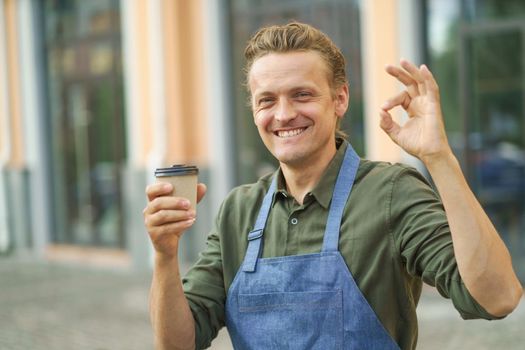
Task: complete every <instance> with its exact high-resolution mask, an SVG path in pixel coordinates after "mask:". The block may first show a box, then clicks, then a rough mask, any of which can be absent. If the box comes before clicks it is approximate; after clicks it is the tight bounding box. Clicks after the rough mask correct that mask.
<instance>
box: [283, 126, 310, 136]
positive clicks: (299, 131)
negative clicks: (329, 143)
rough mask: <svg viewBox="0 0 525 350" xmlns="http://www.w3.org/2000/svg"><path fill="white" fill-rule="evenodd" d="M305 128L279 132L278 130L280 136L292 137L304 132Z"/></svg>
mask: <svg viewBox="0 0 525 350" xmlns="http://www.w3.org/2000/svg"><path fill="white" fill-rule="evenodd" d="M305 129H306V128H301V129H293V130H283V131H278V132H277V136H279V137H292V136H297V135H299V134H300V133H302V132H303V131H304V130H305Z"/></svg>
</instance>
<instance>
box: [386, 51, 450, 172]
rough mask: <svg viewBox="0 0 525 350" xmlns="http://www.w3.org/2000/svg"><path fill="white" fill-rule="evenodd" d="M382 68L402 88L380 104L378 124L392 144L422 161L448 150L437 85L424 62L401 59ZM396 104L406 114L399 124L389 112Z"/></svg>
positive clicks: (447, 152) (442, 154) (428, 160)
mask: <svg viewBox="0 0 525 350" xmlns="http://www.w3.org/2000/svg"><path fill="white" fill-rule="evenodd" d="M386 71H387V73H388V74H390V75H391V76H393V77H395V78H396V79H397V80H399V81H400V82H401V83H402V84H403V85H405V89H404V90H403V91H402V92H401V93H399V94H398V95H396V96H394V97H392V98H390V99H389V100H387V101H386V102H385V103H384V104H383V106H382V107H381V111H380V112H379V114H380V116H381V124H380V126H381V128H382V129H383V130H384V131H385V132H386V133H387V134H388V135H389V136H390V138H391V139H392V140H393V141H394V142H395V143H396V144H398V145H399V146H400V147H401V148H403V149H404V150H405V151H406V152H408V153H410V154H411V155H413V156H415V157H417V158H419V159H420V160H421V161H423V163H425V164H426V163H427V162H431V161H432V160H434V159H436V158H439V157H441V156H444V155H447V154H449V152H451V150H450V146H449V144H448V140H447V136H446V134H445V126H444V123H443V116H442V114H441V106H440V98H439V87H438V85H437V83H436V80H435V79H434V77H433V76H432V73H431V72H430V70H429V69H428V68H427V66H425V65H421V66H420V67H419V68H418V67H416V66H415V65H414V64H412V63H411V62H408V61H405V60H402V61H401V67H397V66H391V65H389V66H387V67H386ZM396 106H400V107H402V108H403V109H404V110H405V111H406V112H407V114H408V117H409V119H408V121H407V122H406V123H404V124H403V125H399V124H398V123H397V122H396V121H395V120H394V119H393V118H392V115H391V114H390V111H391V110H392V109H393V108H395V107H396Z"/></svg>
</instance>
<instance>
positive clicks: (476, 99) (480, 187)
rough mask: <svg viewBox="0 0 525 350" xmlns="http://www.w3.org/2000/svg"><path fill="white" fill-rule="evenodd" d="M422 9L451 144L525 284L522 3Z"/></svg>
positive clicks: (434, 0)
mask: <svg viewBox="0 0 525 350" xmlns="http://www.w3.org/2000/svg"><path fill="white" fill-rule="evenodd" d="M426 9H427V12H426V16H427V33H428V37H427V53H428V56H429V61H430V63H431V67H432V69H433V70H434V72H435V75H436V78H437V80H438V82H439V83H440V87H441V89H440V91H441V93H442V96H441V97H442V103H443V111H444V114H445V121H446V127H447V131H448V134H449V136H450V140H451V144H452V146H453V148H454V150H455V152H456V154H457V155H458V156H459V158H460V160H461V162H462V167H463V169H464V170H465V171H466V173H467V175H468V180H469V183H470V184H471V186H472V189H473V190H474V192H475V193H476V195H477V197H478V198H479V200H480V202H481V204H482V206H483V207H484V208H485V210H486V211H487V214H488V215H489V216H490V218H491V220H492V221H493V223H494V224H495V226H496V228H497V229H498V231H499V233H500V234H501V236H502V237H503V239H504V240H505V242H506V243H507V246H508V247H509V250H510V252H511V254H512V256H513V260H514V266H515V267H516V269H517V272H518V275H519V276H520V278H521V280H522V281H525V2H523V1H521V0H518V1H513V0H511V1H495V0H463V1H455V0H427V1H426ZM450 14H452V16H450Z"/></svg>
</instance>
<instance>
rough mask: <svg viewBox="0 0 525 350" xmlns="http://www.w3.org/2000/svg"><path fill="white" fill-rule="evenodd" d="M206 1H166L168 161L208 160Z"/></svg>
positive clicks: (199, 161)
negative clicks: (204, 24) (203, 9)
mask: <svg viewBox="0 0 525 350" xmlns="http://www.w3.org/2000/svg"><path fill="white" fill-rule="evenodd" d="M201 6H202V2H201V1H200V0H194V1H184V0H179V1H171V0H166V1H164V11H163V22H164V26H163V29H164V33H165V37H164V47H165V51H164V52H165V55H164V62H165V72H166V81H165V86H166V107H167V108H166V111H167V122H168V127H167V133H168V135H167V152H166V161H167V162H168V163H178V162H182V163H185V162H198V163H200V164H203V163H204V164H206V163H207V147H208V145H207V140H206V138H205V137H204V135H206V133H207V131H206V127H207V124H206V115H205V113H206V108H205V107H206V103H207V101H206V99H205V94H204V91H205V90H204V84H206V78H205V76H204V75H203V72H204V61H203V54H204V53H203V33H202V27H203V18H202V13H203V11H202V8H201Z"/></svg>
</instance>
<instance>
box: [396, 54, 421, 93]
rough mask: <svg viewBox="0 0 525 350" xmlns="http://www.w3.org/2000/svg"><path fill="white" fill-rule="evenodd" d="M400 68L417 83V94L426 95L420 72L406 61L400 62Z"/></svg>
mask: <svg viewBox="0 0 525 350" xmlns="http://www.w3.org/2000/svg"><path fill="white" fill-rule="evenodd" d="M401 67H403V69H405V70H406V71H407V72H408V74H409V75H410V76H411V77H412V78H413V79H414V80H415V81H416V82H417V87H418V91H419V93H420V94H422V95H424V94H426V87H425V79H424V77H423V75H422V72H421V70H420V69H419V68H418V67H416V65H414V64H413V63H412V62H410V61H407V60H401Z"/></svg>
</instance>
